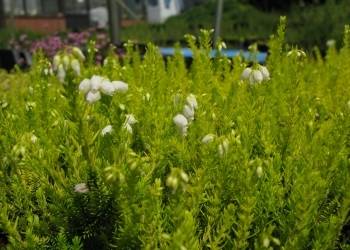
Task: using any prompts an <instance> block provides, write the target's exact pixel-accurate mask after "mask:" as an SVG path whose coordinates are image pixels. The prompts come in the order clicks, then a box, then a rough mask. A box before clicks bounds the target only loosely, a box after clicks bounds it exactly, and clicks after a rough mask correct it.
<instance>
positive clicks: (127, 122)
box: [123, 114, 138, 134]
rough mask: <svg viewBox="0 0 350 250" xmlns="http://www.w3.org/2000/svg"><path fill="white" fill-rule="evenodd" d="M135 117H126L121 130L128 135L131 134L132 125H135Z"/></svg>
mask: <svg viewBox="0 0 350 250" xmlns="http://www.w3.org/2000/svg"><path fill="white" fill-rule="evenodd" d="M137 122H138V121H137V120H136V118H135V116H134V115H133V114H128V115H126V118H125V122H124V124H123V128H124V129H126V131H128V132H129V133H130V134H132V125H134V124H135V123H137Z"/></svg>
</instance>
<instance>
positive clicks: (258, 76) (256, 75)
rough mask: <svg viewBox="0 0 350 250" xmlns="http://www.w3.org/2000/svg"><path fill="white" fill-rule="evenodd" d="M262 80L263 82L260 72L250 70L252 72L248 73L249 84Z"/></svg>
mask: <svg viewBox="0 0 350 250" xmlns="http://www.w3.org/2000/svg"><path fill="white" fill-rule="evenodd" d="M263 80H264V76H263V74H262V73H261V72H260V70H256V69H254V70H252V72H251V73H250V76H249V82H250V83H251V84H254V83H261V82H262V81H263Z"/></svg>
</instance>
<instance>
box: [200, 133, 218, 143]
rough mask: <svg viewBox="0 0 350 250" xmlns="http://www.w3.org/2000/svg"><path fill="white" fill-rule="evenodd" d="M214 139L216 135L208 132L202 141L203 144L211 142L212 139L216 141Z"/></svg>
mask: <svg viewBox="0 0 350 250" xmlns="http://www.w3.org/2000/svg"><path fill="white" fill-rule="evenodd" d="M214 139H215V135H213V134H207V135H206V136H204V137H203V139H202V143H203V144H208V143H211V142H212V141H214Z"/></svg>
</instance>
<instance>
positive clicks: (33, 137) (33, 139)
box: [30, 134, 38, 143]
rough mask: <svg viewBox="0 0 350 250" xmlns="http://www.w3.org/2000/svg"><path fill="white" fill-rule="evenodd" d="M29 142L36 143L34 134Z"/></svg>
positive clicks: (36, 139)
mask: <svg viewBox="0 0 350 250" xmlns="http://www.w3.org/2000/svg"><path fill="white" fill-rule="evenodd" d="M30 141H31V142H32V143H36V142H37V141H38V137H36V136H35V135H34V134H33V135H32V136H31V137H30Z"/></svg>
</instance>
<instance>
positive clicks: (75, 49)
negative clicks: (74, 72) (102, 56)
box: [72, 47, 85, 61]
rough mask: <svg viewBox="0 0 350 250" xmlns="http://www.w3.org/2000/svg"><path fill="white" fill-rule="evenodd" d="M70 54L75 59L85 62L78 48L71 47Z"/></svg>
mask: <svg viewBox="0 0 350 250" xmlns="http://www.w3.org/2000/svg"><path fill="white" fill-rule="evenodd" d="M72 53H73V55H74V56H76V57H77V58H79V60H81V61H85V55H84V54H83V52H82V51H81V49H79V48H78V47H73V48H72Z"/></svg>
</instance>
